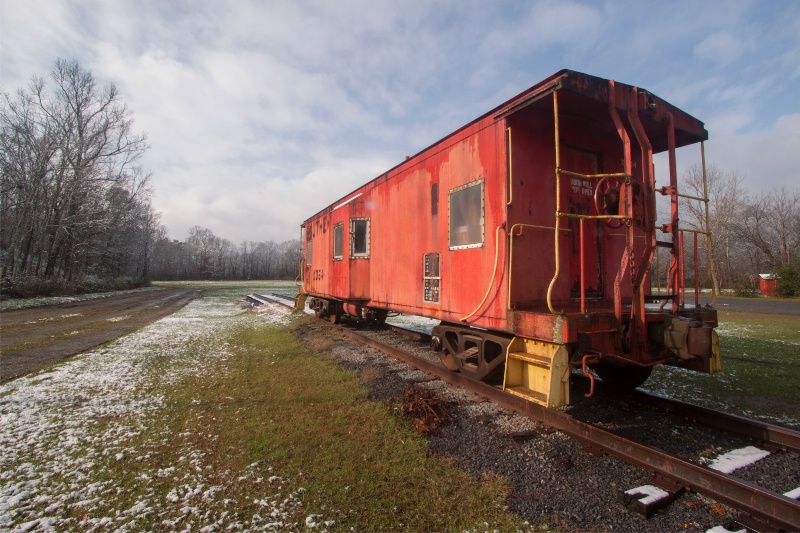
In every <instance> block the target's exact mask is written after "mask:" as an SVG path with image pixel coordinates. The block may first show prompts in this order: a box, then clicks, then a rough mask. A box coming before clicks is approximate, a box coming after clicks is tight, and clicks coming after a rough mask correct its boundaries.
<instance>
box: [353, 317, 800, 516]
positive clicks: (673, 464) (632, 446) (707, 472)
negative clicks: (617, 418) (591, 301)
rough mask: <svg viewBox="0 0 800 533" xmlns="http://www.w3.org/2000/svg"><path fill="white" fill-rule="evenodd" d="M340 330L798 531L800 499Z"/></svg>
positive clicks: (593, 444)
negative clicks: (644, 443)
mask: <svg viewBox="0 0 800 533" xmlns="http://www.w3.org/2000/svg"><path fill="white" fill-rule="evenodd" d="M339 331H341V332H343V333H345V334H346V335H348V336H350V337H352V338H353V339H355V340H357V341H359V342H362V343H364V344H366V345H368V346H370V347H372V348H375V349H376V350H379V351H381V352H383V353H386V354H387V355H390V356H392V357H394V358H396V359H399V360H401V361H404V362H406V363H408V364H409V365H411V366H414V367H416V368H418V369H419V370H422V371H424V372H427V373H429V374H431V375H434V376H436V377H438V378H439V379H441V380H442V381H444V382H446V383H450V384H451V385H456V386H458V387H462V388H464V389H467V390H469V391H471V392H474V393H476V394H479V395H481V396H483V397H485V398H487V399H489V400H490V401H492V402H494V403H496V404H498V405H500V406H502V407H505V408H506V409H510V410H512V411H515V412H517V413H520V414H522V415H524V416H527V417H529V418H531V419H534V420H537V421H540V422H543V423H545V424H547V425H549V426H551V427H553V428H555V429H558V430H559V431H562V432H563V433H565V434H567V435H569V436H570V437H573V438H575V439H577V440H579V441H581V442H584V443H586V444H587V445H589V446H590V447H593V448H596V449H599V450H601V451H602V452H604V453H606V454H608V455H613V456H614V457H617V458H619V459H621V460H623V461H625V462H626V463H629V464H632V465H635V466H638V467H641V468H644V469H646V470H649V471H651V472H653V473H654V474H656V475H659V476H661V477H663V478H666V479H669V480H672V481H674V482H675V483H677V484H678V485H681V486H683V487H685V488H686V489H687V490H690V491H694V492H698V493H701V494H704V495H706V496H709V497H711V498H713V499H715V500H717V501H719V502H721V503H725V504H727V505H730V506H732V507H735V508H736V509H738V510H740V511H743V512H745V513H746V514H748V515H750V516H752V517H754V518H756V519H758V520H761V521H763V522H765V523H767V524H769V525H770V526H771V527H775V528H778V529H781V530H784V531H800V502H798V501H797V500H793V499H791V498H789V497H787V496H784V495H783V494H779V493H777V492H774V491H771V490H769V489H765V488H763V487H759V486H757V485H754V484H752V483H749V482H747V481H744V480H741V479H737V478H735V477H733V476H730V475H727V474H723V473H721V472H717V471H715V470H711V469H710V468H708V467H705V466H701V465H697V464H694V463H691V462H689V461H687V460H684V459H681V458H678V457H674V456H672V455H670V454H668V453H666V452H664V451H662V450H659V449H657V448H652V447H649V446H645V445H643V444H640V443H637V442H635V441H632V440H630V439H628V438H625V437H622V436H619V435H616V434H614V433H611V432H609V431H606V430H604V429H602V428H599V427H597V426H594V425H592V424H589V423H586V422H582V421H580V420H578V419H575V418H573V417H571V416H569V415H567V414H565V413H562V412H561V411H557V410H554V409H547V408H545V407H542V406H540V405H537V404H534V403H532V402H529V401H526V400H524V399H522V398H518V397H516V396H512V395H510V394H506V393H504V392H503V391H502V390H500V389H498V388H495V387H492V386H491V385H487V384H486V383H483V382H480V381H475V380H472V379H470V378H467V377H464V376H463V375H461V374H457V373H453V372H450V371H449V370H447V369H446V368H445V367H443V366H441V365H438V364H436V363H432V362H430V361H426V360H424V359H420V358H418V357H415V356H414V355H412V354H409V353H407V352H405V351H404V350H401V349H399V348H395V347H393V346H391V345H388V344H386V343H383V342H381V341H378V340H376V339H373V338H371V337H369V336H366V335H363V334H361V333H358V332H357V331H354V330H352V329H348V328H345V327H341V326H339Z"/></svg>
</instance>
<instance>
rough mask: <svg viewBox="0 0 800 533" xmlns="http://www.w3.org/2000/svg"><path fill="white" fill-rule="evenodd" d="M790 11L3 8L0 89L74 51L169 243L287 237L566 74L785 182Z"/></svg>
mask: <svg viewBox="0 0 800 533" xmlns="http://www.w3.org/2000/svg"><path fill="white" fill-rule="evenodd" d="M796 6H797V4H796V3H794V2H783V1H781V0H775V1H773V2H770V3H768V4H766V5H765V4H761V3H751V2H749V1H741V2H727V1H726V2H719V1H710V2H702V3H697V2H693V1H685V2H680V1H678V2H674V3H668V4H658V3H641V2H636V1H633V0H605V1H603V2H584V1H567V2H547V1H537V2H534V3H530V4H529V3H519V2H516V1H513V0H505V1H500V2H493V3H487V2H483V1H481V0H463V1H458V2H438V3H430V2H426V1H422V0H413V1H409V2H402V3H396V2H375V1H372V0H346V1H344V0H343V1H339V2H327V1H323V0H302V1H301V0H291V1H290V0H286V1H280V0H279V1H275V2H269V3H264V2H258V1H247V0H241V1H237V2H232V3H228V4H225V5H223V4H219V3H216V2H214V1H203V0H198V1H197V2H191V3H188V4H186V3H172V2H163V3H162V2H159V3H148V2H128V1H122V0H104V1H101V0H83V1H81V2H71V1H68V0H47V1H43V0H3V1H2V3H0V10H2V11H0V15H2V17H0V24H2V28H0V29H2V32H0V39H2V47H1V50H0V61H1V63H0V66H1V67H2V68H0V84H2V86H3V87H4V88H6V89H9V88H16V87H19V86H21V85H22V84H24V83H25V82H26V81H27V80H28V79H29V78H30V76H31V75H34V74H37V75H40V76H47V73H48V72H49V69H50V67H51V66H52V64H53V61H54V60H55V59H56V58H57V57H63V58H66V59H77V60H78V61H79V62H80V63H81V64H82V65H83V66H84V67H86V68H89V69H91V70H92V71H93V73H94V74H95V76H96V77H97V78H98V80H99V81H101V82H104V83H105V82H108V81H114V82H115V83H116V84H117V85H118V87H119V88H120V90H121V94H122V98H123V100H124V101H125V102H126V103H127V104H129V107H130V108H131V110H132V111H133V113H134V118H135V128H136V129H138V130H140V131H144V132H146V133H147V135H148V138H149V140H150V143H151V145H152V148H151V150H150V151H149V152H148V153H147V154H146V156H145V158H144V160H143V163H144V164H145V166H146V167H147V168H148V169H149V170H151V171H152V172H153V173H154V177H153V181H152V185H153V188H154V191H155V197H154V205H155V207H156V208H157V209H159V210H162V211H163V221H164V223H165V224H166V225H167V227H168V229H169V231H170V233H171V236H172V237H173V238H179V239H184V238H185V237H186V231H187V230H188V228H190V227H192V226H194V225H201V226H204V227H208V228H210V229H212V231H214V233H215V234H217V235H219V236H221V237H226V238H228V239H230V240H232V241H234V242H238V241H240V240H242V239H247V240H256V241H258V240H268V239H272V240H283V239H288V238H295V237H296V236H297V235H298V232H297V226H298V225H299V224H300V223H301V222H302V221H303V220H304V219H305V218H307V217H308V216H310V215H311V214H313V213H314V212H316V211H317V210H319V209H321V208H323V207H324V206H326V205H329V204H331V203H333V202H335V201H336V200H338V199H339V198H341V197H342V196H344V195H345V194H346V193H347V192H348V191H350V190H352V189H354V188H356V187H357V186H359V185H361V184H363V183H365V182H366V181H368V180H370V179H372V178H373V177H375V176H376V175H378V174H380V173H381V172H383V171H385V170H387V169H388V168H390V167H392V166H394V165H395V164H397V163H399V162H400V161H402V159H403V157H404V156H405V155H411V154H414V153H416V152H418V151H419V150H421V149H423V148H424V147H425V146H427V145H429V144H431V143H432V142H434V141H436V140H438V139H440V138H442V137H443V136H445V135H447V134H448V133H449V132H451V131H453V130H454V129H456V128H458V127H460V126H462V125H463V124H465V123H467V122H468V121H470V120H472V119H474V118H476V117H477V116H479V115H481V114H482V113H484V112H486V111H488V110H489V109H491V108H493V107H494V106H496V105H498V104H500V103H501V102H502V101H503V100H505V99H507V98H509V97H511V96H513V95H514V94H516V93H518V92H519V91H521V90H523V89H525V88H527V87H530V86H531V85H533V84H535V83H536V82H538V81H540V80H541V79H543V78H544V77H545V76H548V75H550V74H552V73H554V72H556V71H557V70H559V69H561V68H575V69H578V70H584V71H586V72H588V73H590V74H595V75H598V76H603V77H608V78H615V79H618V80H619V81H621V82H624V83H630V84H634V85H638V86H641V87H644V88H645V89H648V90H651V91H653V92H655V93H656V94H658V95H659V96H660V97H662V98H665V99H666V100H668V101H670V102H672V103H674V104H676V105H678V106H679V107H681V108H682V109H684V110H686V111H687V112H689V113H691V114H692V115H694V116H696V117H697V118H699V119H701V120H704V121H705V122H706V124H707V127H708V129H709V133H710V136H711V140H710V141H709V143H708V151H709V153H710V158H712V157H713V158H716V160H715V161H714V162H715V163H717V164H719V165H720V166H722V167H725V168H731V167H734V166H735V167H737V168H739V169H740V170H742V171H743V173H744V174H746V175H748V176H761V175H762V174H761V173H762V170H764V171H765V172H766V169H769V171H768V172H766V174H767V175H765V176H764V178H763V179H760V178H759V181H758V183H759V184H763V186H770V185H771V184H773V183H779V178H777V176H785V175H788V174H789V173H790V172H791V171H792V169H794V168H798V164H797V163H798V162H797V160H796V158H792V148H791V146H792V145H791V143H795V144H794V146H798V145H800V143H798V139H797V133H796V132H797V131H798V130H800V125H798V123H797V122H798V121H797V114H798V113H800V103H799V102H798V100H797V98H796V97H790V95H796V94H798V92H800V89H798V78H799V77H800V62H798V61H797V57H798V56H797V53H796V52H797V51H798V50H800V38H798V35H800V32H798V31H794V30H796V29H797V28H800V9H798V8H797V7H796ZM721 13H722V14H721ZM778 22H780V24H779V23H778ZM19 43H24V46H20V45H19ZM792 52H795V53H792ZM793 128H794V129H793ZM695 151H697V150H695ZM691 157H694V156H691ZM691 157H690V158H689V159H691ZM781 179H782V178H781Z"/></svg>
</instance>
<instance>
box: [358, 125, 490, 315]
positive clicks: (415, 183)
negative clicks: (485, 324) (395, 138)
mask: <svg viewBox="0 0 800 533" xmlns="http://www.w3.org/2000/svg"><path fill="white" fill-rule="evenodd" d="M502 135H503V133H502V131H500V130H499V129H498V128H497V127H496V125H495V124H493V123H492V122H491V121H484V122H482V123H478V124H475V125H474V126H473V127H471V128H468V129H466V130H464V131H462V132H461V134H460V135H459V136H458V139H455V142H452V143H449V146H446V147H440V146H434V147H432V149H431V150H430V151H429V153H425V152H423V154H421V156H420V157H419V158H418V160H417V161H416V162H414V163H413V164H412V165H409V166H408V167H409V168H400V169H398V171H397V173H396V174H394V175H390V176H389V177H388V179H387V181H386V183H385V186H378V187H376V189H375V194H374V196H373V198H374V200H375V203H376V211H377V212H380V216H377V215H376V223H375V224H376V225H375V231H376V234H378V235H381V236H382V237H381V238H382V239H383V245H382V246H381V247H380V250H381V251H380V252H379V253H380V254H381V255H380V257H378V256H376V260H375V261H373V279H374V280H375V281H374V283H373V291H372V297H373V300H372V302H371V305H376V306H379V307H387V308H391V309H393V310H396V311H401V312H406V313H413V314H421V315H425V316H431V317H434V318H439V319H442V320H446V321H458V320H459V319H460V318H461V317H463V316H465V315H467V314H468V313H470V312H471V311H472V310H473V309H474V308H475V307H476V306H477V305H478V304H479V303H480V302H481V299H482V298H483V296H484V294H485V291H486V290H487V288H488V287H487V285H486V283H487V280H489V279H490V278H491V276H492V266H493V259H494V253H495V246H496V243H495V238H496V231H495V228H496V227H497V226H499V225H502V224H503V223H504V221H505V210H504V197H505V184H504V174H505V172H504V168H502V169H498V166H499V165H503V167H504V153H503V150H500V152H499V153H498V149H497V142H498V138H499V140H500V146H501V147H502ZM475 183H478V184H479V185H476V186H480V187H482V188H483V199H484V202H483V206H484V210H483V222H484V223H483V234H482V239H481V240H482V243H481V245H480V246H477V247H474V248H467V249H450V236H449V222H450V216H451V206H450V194H451V192H452V191H453V190H454V189H458V188H459V187H462V186H465V185H469V184H475ZM378 219H379V222H378V221H377V220H378ZM500 235H501V241H502V238H503V237H502V235H503V234H502V232H501V233H500ZM501 246H502V242H501ZM426 254H438V257H439V261H440V265H439V274H440V276H439V280H438V281H439V301H438V302H429V301H425V298H424V272H423V269H424V258H425V255H426ZM498 279H501V278H498ZM483 311H484V312H483V315H484V319H485V320H492V319H494V320H495V321H496V320H502V319H504V309H503V308H502V306H498V305H496V306H494V307H493V308H492V307H489V308H485V309H483ZM494 325H495V326H497V324H496V323H495V324H494Z"/></svg>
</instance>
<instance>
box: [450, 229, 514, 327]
mask: <svg viewBox="0 0 800 533" xmlns="http://www.w3.org/2000/svg"><path fill="white" fill-rule="evenodd" d="M504 226H505V224H500V225H499V226H497V229H496V230H495V232H494V269H493V270H492V279H491V281H489V287H487V289H486V294H484V295H483V300H481V303H479V304H478V307H476V308H475V310H474V311H473V312H471V313H470V314H468V315H467V316H465V317H464V318H462V319H460V320H461V322H466V321H467V320H468V319H470V318H472V317H473V316H474V315H475V313H477V312H478V310H480V308H481V307H483V304H485V303H486V299H487V298H489V293H490V292H492V287H493V286H494V278H495V276H497V260H498V258H499V257H500V230H501V229H503V227H504Z"/></svg>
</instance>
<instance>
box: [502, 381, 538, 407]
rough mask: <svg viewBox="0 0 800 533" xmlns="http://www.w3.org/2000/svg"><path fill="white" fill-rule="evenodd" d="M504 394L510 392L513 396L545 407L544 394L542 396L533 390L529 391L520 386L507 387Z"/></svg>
mask: <svg viewBox="0 0 800 533" xmlns="http://www.w3.org/2000/svg"><path fill="white" fill-rule="evenodd" d="M506 392H510V393H511V394H513V395H514V396H519V397H520V398H525V399H526V400H530V401H533V402H536V403H538V404H540V405H547V395H546V394H542V393H541V392H536V391H535V390H533V389H529V388H528V387H523V386H521V385H520V386H517V387H507V388H506Z"/></svg>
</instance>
